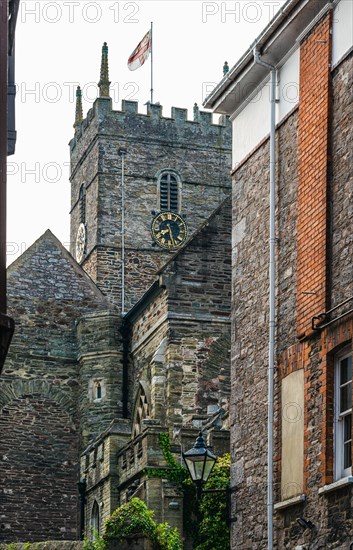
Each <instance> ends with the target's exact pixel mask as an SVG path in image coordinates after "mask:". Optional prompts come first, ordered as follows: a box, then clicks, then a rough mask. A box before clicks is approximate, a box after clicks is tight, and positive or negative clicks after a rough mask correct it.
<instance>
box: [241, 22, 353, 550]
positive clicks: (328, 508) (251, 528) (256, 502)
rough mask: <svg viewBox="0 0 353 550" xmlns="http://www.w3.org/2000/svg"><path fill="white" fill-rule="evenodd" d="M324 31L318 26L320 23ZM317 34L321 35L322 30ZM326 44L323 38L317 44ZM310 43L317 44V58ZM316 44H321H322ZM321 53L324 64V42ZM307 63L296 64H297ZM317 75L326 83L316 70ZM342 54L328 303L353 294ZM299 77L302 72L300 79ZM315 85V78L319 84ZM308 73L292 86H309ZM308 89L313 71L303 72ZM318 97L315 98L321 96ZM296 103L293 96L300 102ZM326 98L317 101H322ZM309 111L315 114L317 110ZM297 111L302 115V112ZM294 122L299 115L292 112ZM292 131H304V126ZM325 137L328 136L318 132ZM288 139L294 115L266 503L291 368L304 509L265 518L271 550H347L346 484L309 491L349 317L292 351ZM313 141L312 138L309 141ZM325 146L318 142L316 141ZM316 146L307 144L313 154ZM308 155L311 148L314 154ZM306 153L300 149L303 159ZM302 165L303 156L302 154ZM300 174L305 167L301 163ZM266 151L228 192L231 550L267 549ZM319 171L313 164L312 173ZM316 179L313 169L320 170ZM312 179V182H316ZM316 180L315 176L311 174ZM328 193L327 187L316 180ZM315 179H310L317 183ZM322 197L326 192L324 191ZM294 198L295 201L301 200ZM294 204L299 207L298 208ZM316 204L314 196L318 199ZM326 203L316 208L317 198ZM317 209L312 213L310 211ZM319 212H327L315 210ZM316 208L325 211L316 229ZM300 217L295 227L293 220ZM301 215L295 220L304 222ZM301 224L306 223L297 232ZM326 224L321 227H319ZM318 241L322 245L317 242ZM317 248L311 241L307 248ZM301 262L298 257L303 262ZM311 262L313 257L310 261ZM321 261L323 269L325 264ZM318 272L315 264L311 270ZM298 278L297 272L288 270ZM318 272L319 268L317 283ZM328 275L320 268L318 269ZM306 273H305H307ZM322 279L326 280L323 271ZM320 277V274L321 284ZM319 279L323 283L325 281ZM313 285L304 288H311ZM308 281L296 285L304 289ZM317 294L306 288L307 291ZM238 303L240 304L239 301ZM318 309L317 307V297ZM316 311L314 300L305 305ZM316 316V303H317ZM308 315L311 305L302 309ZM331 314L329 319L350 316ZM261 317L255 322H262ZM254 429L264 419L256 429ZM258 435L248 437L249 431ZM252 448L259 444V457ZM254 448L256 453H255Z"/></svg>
mask: <svg viewBox="0 0 353 550" xmlns="http://www.w3.org/2000/svg"><path fill="white" fill-rule="evenodd" d="M322 25H323V27H325V29H326V31H327V29H328V28H329V27H327V20H325V21H324V22H323V23H322ZM326 31H325V32H326ZM318 32H319V33H320V25H319V27H316V30H315V29H314V32H313V35H312V36H313V37H314V38H315V37H316V38H315V40H318V39H319V38H318V36H321V35H320V34H315V33H318ZM325 36H326V35H325ZM319 44H320V45H322V44H324V43H321V42H315V48H316V49H317V48H318V47H319ZM325 44H326V45H325ZM325 44H324V50H325V51H324V52H322V54H323V55H324V54H325V52H326V53H327V50H326V48H327V43H325ZM305 59H306V58H305V55H303V56H301V60H302V63H305ZM317 67H318V69H317V70H318V72H319V73H320V75H321V76H322V71H323V72H324V73H325V79H326V78H329V77H327V71H326V72H325V70H326V68H327V67H326V66H325V69H321V68H320V67H321V65H320V64H318V65H317ZM352 67H353V61H352V55H350V56H348V57H347V58H346V59H345V60H344V61H343V62H342V63H341V64H340V66H339V67H337V68H336V69H335V71H334V72H333V73H332V86H333V88H332V96H331V91H330V90H327V88H324V87H323V89H326V91H327V94H328V97H329V98H331V97H332V101H333V107H332V110H333V112H332V130H333V132H332V134H330V133H328V136H329V138H328V140H327V143H328V142H331V146H332V151H333V156H332V187H331V194H332V195H331V196H332V203H333V208H332V217H331V226H332V241H331V243H330V239H327V234H326V230H325V228H324V229H323V233H321V235H324V241H325V243H324V244H325V247H326V248H325V251H323V250H322V246H323V245H322V243H321V245H322V246H321V245H320V246H318V248H317V252H318V254H319V255H320V257H322V254H323V255H324V256H325V257H327V258H330V259H331V258H332V262H329V267H330V271H329V272H328V273H329V275H330V277H329V278H328V279H326V282H325V285H326V286H327V285H330V286H331V288H330V286H327V288H328V289H330V295H329V296H328V299H329V301H330V300H332V304H337V303H340V302H341V301H342V300H344V299H346V298H349V297H351V296H352V295H353V293H352V290H353V285H352V279H351V265H350V264H351V262H350V258H351V256H352V253H353V250H351V249H352V238H351V233H352V231H351V228H352V208H351V198H352V197H351V195H352V193H351V187H352V176H353V163H352V153H351V141H352V140H351V137H352V136H351V131H352V130H351V124H350V121H351V116H352V95H351V91H350V90H351V83H352ZM302 74H305V72H302ZM321 76H320V78H321ZM307 77H308V75H306V76H302V78H307ZM309 78H310V79H311V80H313V78H314V75H313V70H312V71H311V72H310V77H309ZM321 95H322V94H321ZM302 100H303V98H302ZM325 101H326V100H325V99H324V100H323V103H325ZM318 108H319V107H318ZM304 110H305V107H304ZM302 113H303V110H302ZM299 124H303V121H302V122H300V120H299ZM326 127H327V126H326ZM297 132H298V113H297V112H295V113H294V114H292V115H290V117H289V118H288V119H287V120H286V121H285V122H284V123H283V124H282V125H281V126H280V128H279V129H278V131H277V154H278V157H277V158H278V164H277V184H278V187H277V227H276V231H277V237H278V244H277V259H278V264H277V296H276V312H277V334H276V341H277V360H278V361H277V366H278V367H279V368H278V369H276V373H275V376H276V397H275V442H276V447H275V448H276V452H275V457H274V459H275V472H274V473H275V502H279V500H280V499H281V495H280V481H281V477H280V476H281V456H280V447H281V431H280V425H281V421H282V414H284V413H285V411H284V408H283V407H285V406H286V405H287V404H284V403H281V402H280V380H281V379H282V377H284V376H287V375H288V374H290V373H291V372H293V371H295V370H297V369H304V384H305V401H304V403H305V405H304V410H303V411H301V413H300V414H301V416H300V417H301V418H302V417H304V487H303V491H302V492H303V494H304V495H305V500H304V501H303V502H301V503H297V504H295V505H292V506H289V507H288V508H284V509H282V510H281V511H277V512H275V543H274V547H275V548H276V549H278V550H293V548H296V547H297V546H300V545H303V547H305V548H313V549H315V550H331V549H334V548H348V546H349V543H350V542H351V539H352V537H351V533H352V514H351V509H352V504H353V501H352V499H353V496H352V489H351V487H350V486H348V487H344V488H341V489H336V490H333V491H332V492H330V493H325V494H319V493H318V490H319V489H320V488H321V487H323V486H324V485H325V484H330V483H332V481H333V480H334V476H333V461H334V451H333V437H334V433H333V407H334V401H333V399H334V391H333V388H334V379H333V360H334V355H335V353H337V351H339V350H340V349H342V347H344V346H346V345H350V346H351V345H352V344H351V342H352V330H353V329H352V318H351V316H346V317H345V318H343V319H342V320H341V321H336V322H334V323H333V324H332V325H331V326H330V327H328V328H327V329H325V330H323V331H321V332H317V333H314V334H311V335H309V336H308V337H307V338H306V339H304V340H302V341H300V342H298V340H297V338H296V330H297V326H296V305H297V293H299V292H302V291H303V290H312V288H310V289H309V287H308V288H304V286H303V284H304V283H303V281H302V282H301V283H300V285H299V287H298V289H297V290H296V286H297V265H296V259H297V229H296V220H297V200H298V195H297V184H298V176H297V162H296V149H297ZM307 139H309V142H310V140H313V142H315V139H316V135H315V134H312V136H311V138H307ZM319 141H320V143H321V142H322V143H323V147H325V143H326V141H325V137H324V136H321V138H319ZM313 147H314V146H313ZM314 149H315V151H316V146H315V147H314ZM308 150H310V148H309V149H308ZM302 154H304V155H305V153H302ZM320 159H321V160H320V163H321V162H322V163H326V164H327V162H328V160H327V156H325V157H321V156H320ZM301 162H302V163H304V164H305V162H306V163H307V165H308V166H310V165H313V162H314V161H313V162H311V160H310V156H308V157H307V159H306V161H305V159H304V160H303V158H302V160H301ZM267 163H268V145H267V144H264V145H262V146H261V147H260V148H259V149H258V150H257V151H256V152H255V153H254V154H253V155H252V156H251V157H250V159H248V160H247V161H246V162H245V164H244V165H242V166H240V168H239V169H237V170H236V171H235V173H234V193H233V220H234V221H233V230H234V234H233V319H234V325H233V336H232V340H233V343H232V349H233V360H232V380H233V385H232V403H231V416H232V424H233V426H232V438H231V439H232V455H233V461H234V466H233V468H232V480H233V483H234V484H235V485H236V486H237V488H238V490H237V498H236V515H237V520H238V521H237V522H236V523H235V525H234V526H233V533H232V541H233V542H232V548H236V549H237V550H238V549H241V550H245V549H250V548H256V549H259V550H261V549H265V548H266V547H267V540H266V536H267V533H266V529H265V527H264V526H265V525H266V491H267V487H266V463H267V459H266V444H267V421H266V416H267V403H266V399H267V370H266V366H267V349H268V342H267V340H268V334H267V332H268V329H267V323H268V319H267V315H266V312H267V311H268V304H267V300H268V270H267V262H268V256H267V247H266V248H265V249H264V245H263V243H267V238H268V233H267V222H266V220H267V219H268V212H267V204H268V202H267V201H268V192H267V189H268V188H267V181H266V180H267V177H266V175H267V173H268V171H267V166H268V164H267ZM320 166H321V164H320ZM318 169H319V172H320V170H321V168H320V167H318ZM320 174H321V172H320ZM312 177H314V179H315V173H314V174H313V175H312ZM318 180H320V181H321V184H322V186H324V187H325V189H326V180H325V179H324V178H321V176H320V178H318ZM318 180H317V181H318ZM325 193H326V191H325ZM303 196H304V195H303ZM303 196H302V200H303ZM315 200H317V196H316V199H315ZM325 200H326V199H325ZM320 204H321V203H320ZM325 204H326V203H325ZM327 212H328V213H330V210H329V209H327V210H326V207H325V209H324V210H323V217H324V220H323V219H321V218H322V217H320V220H321V221H320V223H321V222H325V223H326V216H327ZM303 216H304V214H303V212H302V217H301V220H302V222H303V220H304V218H303ZM306 216H307V220H309V223H311V224H312V225H314V220H313V212H312V209H311V208H308V210H307V213H306ZM304 217H305V216H304ZM303 223H304V222H303ZM303 223H299V226H298V231H301V232H302V237H301V238H302V239H304V240H302V243H303V242H304V241H305V239H306V240H307V241H308V242H309V244H310V246H309V249H308V251H307V252H306V255H307V258H308V259H313V258H314V256H315V255H314V256H313V255H311V252H310V250H311V247H312V245H313V243H312V242H311V237H310V235H309V234H308V233H307V232H306V230H304V229H303V227H304V225H303ZM329 225H330V224H329ZM320 238H321V237H320ZM314 240H315V239H314ZM302 254H304V253H303V252H302ZM310 256H311V257H310ZM324 263H325V262H324ZM320 265H323V264H320ZM298 269H299V270H300V269H301V268H300V267H298ZM320 269H321V267H319V268H318V270H319V272H320V273H321V274H322V270H321V271H320ZM325 269H326V268H325ZM314 271H315V270H314ZM325 273H326V272H325ZM320 277H321V275H320ZM325 277H326V274H325ZM310 281H311V279H310ZM310 281H309V280H307V281H306V284H307V285H308V284H310ZM314 290H315V289H314ZM244 295H246V296H247V302H246V304H244V303H243V302H242V296H244ZM315 300H316V298H315ZM315 303H316V302H315ZM321 306H322V307H323V308H325V303H324V302H323V303H322V304H321ZM321 306H320V303H317V304H316V307H314V306H313V309H310V311H309V310H307V311H306V315H307V320H308V321H311V319H310V315H311V314H312V315H316V314H319V313H321V312H322V311H321ZM310 307H311V306H310ZM349 307H350V306H349V304H348V305H347V306H346V308H344V307H343V308H340V309H339V310H338V312H337V314H341V313H344V311H347V310H348V309H349ZM264 312H265V313H264ZM260 419H263V421H260ZM255 426H256V429H254V427H255ZM261 442H263V443H264V446H263V447H262V444H261ZM261 448H263V449H264V452H260V451H259V449H261ZM299 516H302V517H305V518H309V519H310V520H311V521H312V522H313V523H314V525H315V529H314V530H312V531H310V530H307V531H305V532H304V531H303V529H302V528H301V527H300V526H299V525H298V523H297V521H296V518H298V517H299Z"/></svg>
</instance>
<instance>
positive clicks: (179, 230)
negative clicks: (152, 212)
mask: <svg viewBox="0 0 353 550" xmlns="http://www.w3.org/2000/svg"><path fill="white" fill-rule="evenodd" d="M187 236H188V229H187V225H186V223H185V221H184V220H183V218H182V217H181V216H179V214H176V213H175V212H160V213H159V214H158V215H157V216H156V217H155V218H154V219H153V221H152V237H153V239H154V241H155V242H156V243H157V244H158V246H161V247H162V248H166V249H167V250H178V249H179V248H181V247H182V246H183V245H184V244H185V241H186V239H187Z"/></svg>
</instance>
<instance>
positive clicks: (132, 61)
mask: <svg viewBox="0 0 353 550" xmlns="http://www.w3.org/2000/svg"><path fill="white" fill-rule="evenodd" d="M151 46H152V38H151V31H150V30H149V31H148V33H147V34H145V36H144V37H143V38H142V40H141V42H140V43H139V44H138V46H137V47H136V48H135V49H134V51H133V52H132V54H131V55H130V57H129V60H128V62H127V66H128V67H129V69H130V71H136V69H139V68H140V67H142V65H143V64H144V62H145V61H146V59H148V56H149V54H150V51H151Z"/></svg>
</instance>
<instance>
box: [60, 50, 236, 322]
mask: <svg viewBox="0 0 353 550" xmlns="http://www.w3.org/2000/svg"><path fill="white" fill-rule="evenodd" d="M109 85H110V82H109V75H108V47H107V45H106V44H105V45H104V46H103V51H102V65H101V78H100V82H99V90H100V94H99V98H98V99H97V100H96V101H95V103H94V105H93V107H92V109H90V111H89V112H88V114H87V118H85V119H84V120H82V106H81V96H80V90H78V92H77V106H76V121H75V125H74V127H75V137H74V138H73V140H72V141H71V142H70V151H71V243H72V244H71V247H72V248H71V253H72V255H73V256H74V257H76V260H77V261H78V262H79V263H80V264H81V265H82V267H83V269H84V270H85V271H86V272H87V273H88V274H89V275H90V276H91V278H92V279H93V281H94V282H95V283H96V284H97V286H98V287H99V288H100V289H101V290H102V292H103V293H104V294H105V295H106V296H107V297H108V298H109V300H110V302H111V303H112V304H114V306H116V307H117V309H118V311H120V312H121V306H122V304H121V300H122V292H123V293H124V310H125V311H124V313H125V312H127V311H128V310H129V309H130V308H131V307H132V306H133V305H134V304H135V303H136V302H137V301H138V300H139V299H140V298H141V297H142V295H143V294H144V292H145V291H146V290H147V289H148V287H149V286H150V285H151V284H152V282H153V280H154V275H155V273H156V271H157V270H158V269H159V268H160V267H161V266H162V265H163V264H164V263H165V262H166V261H167V260H168V259H169V258H170V252H168V251H166V250H165V249H163V248H161V247H159V246H158V245H157V246H156V245H155V243H154V242H153V239H152V236H151V225H152V220H153V218H154V216H155V214H156V213H158V212H159V211H161V210H170V211H174V212H176V213H178V214H181V215H182V216H183V217H184V219H185V222H186V224H187V227H188V234H189V235H192V234H193V233H194V232H195V230H196V229H197V228H198V227H200V225H201V224H202V222H204V221H205V220H206V219H207V218H208V217H209V216H210V214H211V213H212V212H213V210H214V209H215V208H216V207H217V206H218V205H219V204H220V203H221V202H222V201H223V199H224V198H225V197H226V196H227V195H228V194H229V193H230V177H229V170H230V166H231V160H230V159H231V149H230V148H231V143H230V140H231V130H230V123H229V120H228V119H227V118H226V117H222V118H221V120H220V124H218V125H215V124H212V115H211V113H208V112H202V111H201V112H199V111H198V109H195V113H194V120H193V121H188V120H187V111H186V109H178V108H172V113H171V118H166V117H163V116H162V107H161V105H159V104H155V105H151V104H148V105H147V114H140V113H138V104H137V103H136V102H134V101H123V102H122V110H121V111H114V110H113V108H112V99H111V98H110V95H109ZM123 163H124V194H123V196H122V167H123ZM123 202H124V203H125V207H124V217H125V222H124V239H125V243H124V254H125V260H124V261H123V260H122V252H123V251H122V237H123V234H122V204H123ZM81 224H82V225H81ZM83 226H84V229H83ZM79 227H81V231H82V234H81V233H79ZM83 233H85V236H84V238H83V241H84V242H83V244H82V247H81V249H80V250H81V252H80V253H79V256H78V255H77V238H78V234H79V235H81V238H82V236H83ZM79 238H80V237H79ZM123 263H124V271H125V273H124V275H125V277H124V282H123V284H124V289H122V264H123Z"/></svg>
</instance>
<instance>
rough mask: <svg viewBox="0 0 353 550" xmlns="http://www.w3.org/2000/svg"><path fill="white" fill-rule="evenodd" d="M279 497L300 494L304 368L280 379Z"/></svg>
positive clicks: (301, 481)
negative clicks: (280, 458) (280, 447)
mask: <svg viewBox="0 0 353 550" xmlns="http://www.w3.org/2000/svg"><path fill="white" fill-rule="evenodd" d="M281 466H282V470H281V473H282V475H281V494H282V496H281V499H282V500H287V499H289V498H292V497H295V496H298V495H301V494H302V493H303V477H304V370H303V369H301V370H298V371H295V372H292V373H291V374H289V375H288V376H286V378H284V379H283V380H282V460H281Z"/></svg>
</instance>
